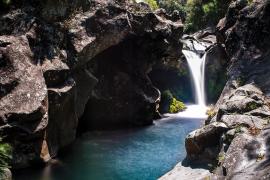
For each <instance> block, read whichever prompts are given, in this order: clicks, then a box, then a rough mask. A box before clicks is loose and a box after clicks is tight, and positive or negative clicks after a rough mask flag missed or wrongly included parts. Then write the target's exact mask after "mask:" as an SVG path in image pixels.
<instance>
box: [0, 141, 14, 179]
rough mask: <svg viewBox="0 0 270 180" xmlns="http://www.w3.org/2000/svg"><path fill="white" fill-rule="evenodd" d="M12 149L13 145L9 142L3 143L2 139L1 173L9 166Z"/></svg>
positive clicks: (0, 150)
mask: <svg viewBox="0 0 270 180" xmlns="http://www.w3.org/2000/svg"><path fill="white" fill-rule="evenodd" d="M11 151H12V149H11V146H10V145H9V144H7V143H3V142H2V139H0V175H1V173H2V172H3V170H4V169H5V168H9V161H10V160H11Z"/></svg>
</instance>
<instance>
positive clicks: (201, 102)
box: [177, 41, 207, 118]
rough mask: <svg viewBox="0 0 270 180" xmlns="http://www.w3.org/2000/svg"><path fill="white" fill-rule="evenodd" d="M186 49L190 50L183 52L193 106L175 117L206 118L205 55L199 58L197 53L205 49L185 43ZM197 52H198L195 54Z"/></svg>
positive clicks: (189, 106)
mask: <svg viewBox="0 0 270 180" xmlns="http://www.w3.org/2000/svg"><path fill="white" fill-rule="evenodd" d="M186 45H187V47H188V48H189V49H192V50H183V51H182V52H183V54H184V55H185V57H186V60H187V62H188V66H189V69H190V72H191V76H192V81H193V84H194V93H195V104H193V105H188V106H187V109H186V110H185V111H184V112H180V113H178V114H177V116H180V117H186V118H206V117H207V115H206V110H207V107H206V97H205V94H206V93H205V85H204V84H205V57H206V56H205V54H204V55H203V57H200V54H199V53H198V52H199V51H200V52H201V51H205V49H206V47H205V46H204V45H202V44H200V43H198V42H196V41H194V42H193V43H191V42H190V41H187V44H186ZM197 51H198V52H197Z"/></svg>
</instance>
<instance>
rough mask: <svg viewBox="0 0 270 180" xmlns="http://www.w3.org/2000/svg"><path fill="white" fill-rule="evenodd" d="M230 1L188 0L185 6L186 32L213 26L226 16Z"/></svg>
mask: <svg viewBox="0 0 270 180" xmlns="http://www.w3.org/2000/svg"><path fill="white" fill-rule="evenodd" d="M230 2H231V0H205V1H203V0H188V1H187V4H186V12H187V18H186V23H185V31H186V32H194V31H197V30H199V29H202V28H205V27H207V26H215V25H216V24H217V23H218V21H219V19H221V18H223V17H224V15H225V14H226V11H227V8H228V7H229V4H230Z"/></svg>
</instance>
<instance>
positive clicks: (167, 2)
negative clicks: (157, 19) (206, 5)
mask: <svg viewBox="0 0 270 180" xmlns="http://www.w3.org/2000/svg"><path fill="white" fill-rule="evenodd" d="M159 7H160V8H163V9H165V10H166V11H167V12H168V13H172V12H173V11H175V10H177V11H179V12H180V13H182V14H184V15H186V7H185V5H184V4H183V3H181V2H180V1H179V0H160V1H159Z"/></svg>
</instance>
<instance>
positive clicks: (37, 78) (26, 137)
mask: <svg viewBox="0 0 270 180" xmlns="http://www.w3.org/2000/svg"><path fill="white" fill-rule="evenodd" d="M14 2H15V1H14ZM181 36H182V23H181V20H180V19H179V18H176V17H170V16H168V15H167V14H166V13H164V12H163V11H157V12H156V13H153V12H151V10H150V8H149V7H148V6H147V5H145V4H143V3H141V4H129V3H128V2H126V1H103V0H95V1H91V2H89V1H82V0H80V1H79V0H78V1H72V3H69V2H68V1H64V0H60V1H56V2H55V1H51V0H46V1H44V2H37V1H33V2H32V1H20V2H18V3H15V4H14V5H13V6H12V7H11V8H9V10H8V11H7V9H6V10H5V11H1V15H0V132H1V136H2V137H5V141H7V142H9V143H10V144H11V145H12V146H13V157H14V158H13V162H12V167H13V168H14V169H16V168H23V167H27V166H29V165H31V164H33V163H37V162H42V161H46V160H48V159H50V157H53V156H56V155H57V152H58V150H59V149H60V148H63V147H65V146H67V145H69V144H70V143H71V142H72V141H73V140H74V139H75V137H76V133H78V129H80V130H85V129H93V128H106V127H112V126H121V125H146V124H151V123H152V119H153V117H154V116H155V114H156V111H157V105H158V103H159V100H160V93H159V90H158V89H156V88H155V87H154V86H153V85H152V82H151V80H150V79H149V77H148V73H149V72H150V71H151V70H152V67H153V66H154V65H155V64H156V63H160V62H162V61H163V60H164V58H169V59H172V60H175V59H179V57H180V50H181V43H180V41H179V39H180V37H181ZM78 124H79V125H78ZM78 126H79V127H78Z"/></svg>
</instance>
